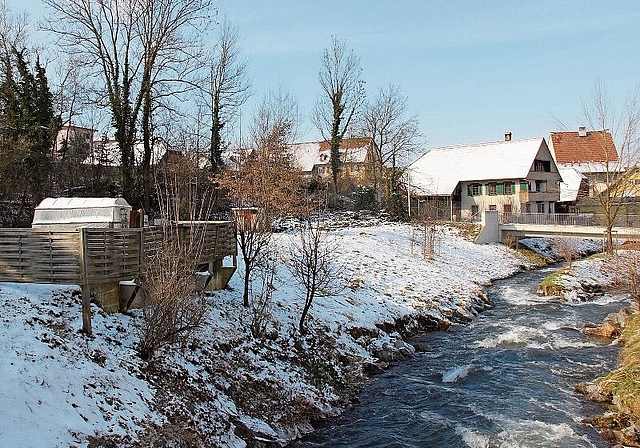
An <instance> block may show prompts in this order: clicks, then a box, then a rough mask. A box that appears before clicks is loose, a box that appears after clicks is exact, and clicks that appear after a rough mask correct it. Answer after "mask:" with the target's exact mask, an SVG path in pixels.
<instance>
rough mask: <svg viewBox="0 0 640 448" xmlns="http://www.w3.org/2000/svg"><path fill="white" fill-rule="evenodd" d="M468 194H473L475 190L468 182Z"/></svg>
mask: <svg viewBox="0 0 640 448" xmlns="http://www.w3.org/2000/svg"><path fill="white" fill-rule="evenodd" d="M467 196H473V190H472V189H471V184H467Z"/></svg>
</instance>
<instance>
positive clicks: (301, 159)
mask: <svg viewBox="0 0 640 448" xmlns="http://www.w3.org/2000/svg"><path fill="white" fill-rule="evenodd" d="M370 145H371V140H370V139H368V138H346V139H344V140H342V142H341V143H340V154H342V156H343V158H342V162H346V163H362V162H365V161H366V159H367V154H368V151H369V147H370ZM289 149H290V151H291V156H292V157H293V162H294V165H295V166H296V167H297V168H299V169H300V170H301V171H312V170H313V167H314V166H316V165H325V164H327V163H329V161H330V160H331V148H330V147H329V143H328V142H308V143H294V144H292V145H290V146H289Z"/></svg>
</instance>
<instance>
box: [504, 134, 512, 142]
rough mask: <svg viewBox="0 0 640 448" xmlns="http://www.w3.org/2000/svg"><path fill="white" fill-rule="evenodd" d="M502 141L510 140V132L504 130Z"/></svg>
mask: <svg viewBox="0 0 640 448" xmlns="http://www.w3.org/2000/svg"><path fill="white" fill-rule="evenodd" d="M504 141H505V142H510V141H511V132H505V134H504Z"/></svg>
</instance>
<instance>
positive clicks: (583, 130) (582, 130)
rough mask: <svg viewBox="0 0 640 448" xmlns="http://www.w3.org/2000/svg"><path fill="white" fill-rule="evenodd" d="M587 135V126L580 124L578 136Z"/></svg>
mask: <svg viewBox="0 0 640 448" xmlns="http://www.w3.org/2000/svg"><path fill="white" fill-rule="evenodd" d="M586 136H587V128H586V127H585V126H580V127H579V128H578V137H586Z"/></svg>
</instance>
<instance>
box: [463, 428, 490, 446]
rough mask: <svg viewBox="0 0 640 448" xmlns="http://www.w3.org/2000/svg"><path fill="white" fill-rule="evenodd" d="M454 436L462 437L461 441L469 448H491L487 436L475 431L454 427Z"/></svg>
mask: <svg viewBox="0 0 640 448" xmlns="http://www.w3.org/2000/svg"><path fill="white" fill-rule="evenodd" d="M456 434H458V435H459V436H460V437H462V441H463V442H464V443H465V445H467V446H468V447H469V448H491V446H492V445H491V438H490V437H489V435H487V434H483V433H481V432H480V431H475V430H473V429H470V428H465V427H464V426H460V425H458V426H456Z"/></svg>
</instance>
